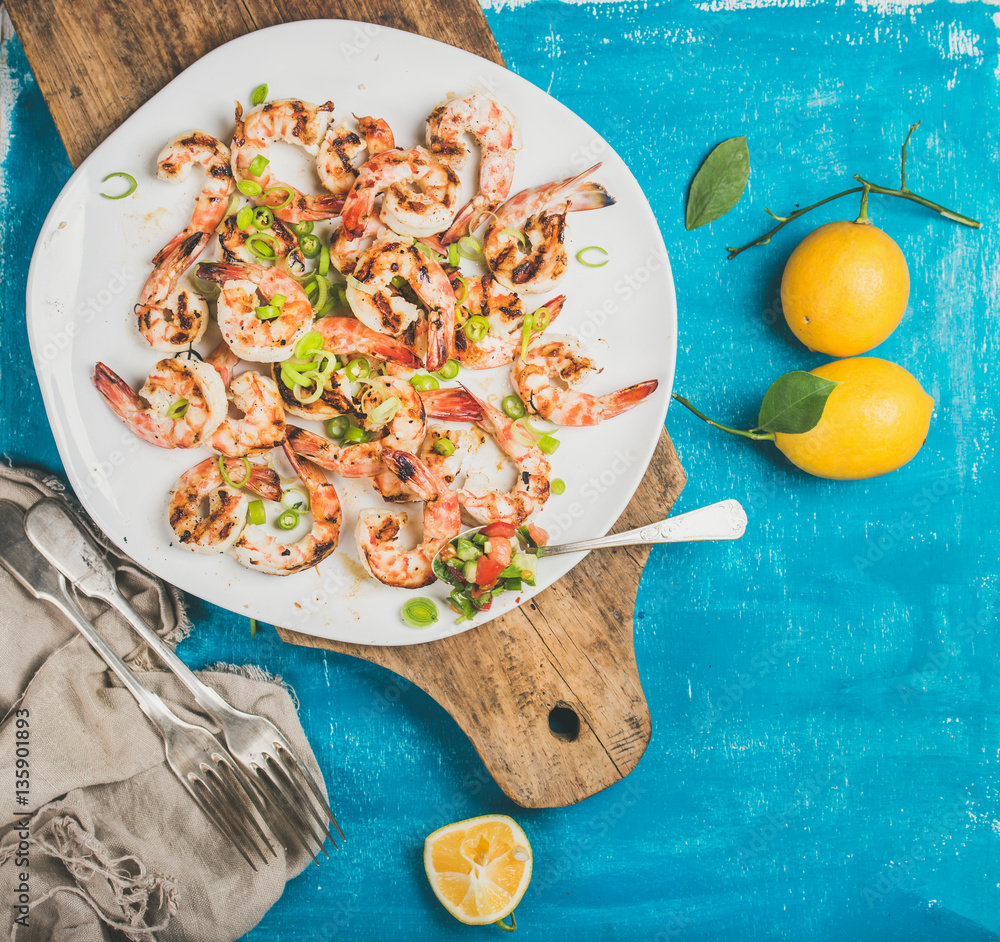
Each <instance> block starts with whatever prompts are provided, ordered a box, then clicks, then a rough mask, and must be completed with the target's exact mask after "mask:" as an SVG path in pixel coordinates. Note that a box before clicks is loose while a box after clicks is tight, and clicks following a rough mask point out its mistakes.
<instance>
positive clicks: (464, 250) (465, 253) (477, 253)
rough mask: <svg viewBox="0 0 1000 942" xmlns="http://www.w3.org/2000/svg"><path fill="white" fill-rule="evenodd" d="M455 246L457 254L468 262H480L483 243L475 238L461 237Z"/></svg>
mask: <svg viewBox="0 0 1000 942" xmlns="http://www.w3.org/2000/svg"><path fill="white" fill-rule="evenodd" d="M455 244H456V245H457V246H458V254H459V255H461V256H462V258H467V259H468V260H469V261H470V262H479V261H482V259H483V243H482V242H481V241H480V240H479V239H477V238H476V237H475V236H462V238H461V239H459V240H458V242H457V243H455Z"/></svg>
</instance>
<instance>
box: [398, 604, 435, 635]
mask: <svg viewBox="0 0 1000 942" xmlns="http://www.w3.org/2000/svg"><path fill="white" fill-rule="evenodd" d="M400 617H401V618H402V619H403V622H404V623H405V624H407V625H409V626H410V627H411V628H430V626H431V625H433V624H434V622H436V621H437V620H438V610H437V606H436V605H435V604H434V603H433V602H432V601H431V600H430V599H426V598H419V599H410V600H409V601H408V602H406V603H405V604H404V605H403V608H402V609H401V611H400Z"/></svg>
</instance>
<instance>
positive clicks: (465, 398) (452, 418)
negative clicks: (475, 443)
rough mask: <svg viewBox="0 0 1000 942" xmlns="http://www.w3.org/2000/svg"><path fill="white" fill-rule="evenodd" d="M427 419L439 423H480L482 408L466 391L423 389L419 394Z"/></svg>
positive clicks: (463, 389)
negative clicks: (435, 420)
mask: <svg viewBox="0 0 1000 942" xmlns="http://www.w3.org/2000/svg"><path fill="white" fill-rule="evenodd" d="M420 399H421V400H422V402H423V404H424V410H425V411H426V412H427V417H428V418H429V419H437V420H438V421H440V422H481V421H482V419H483V408H482V406H481V405H480V404H479V402H478V400H477V399H476V397H475V396H473V395H472V394H471V393H470V392H469V391H468V390H467V389H465V388H462V389H454V388H452V389H425V390H422V391H421V393H420Z"/></svg>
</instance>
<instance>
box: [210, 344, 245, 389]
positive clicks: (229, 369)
mask: <svg viewBox="0 0 1000 942" xmlns="http://www.w3.org/2000/svg"><path fill="white" fill-rule="evenodd" d="M205 362H206V363H208V364H209V365H210V366H214V367H215V368H216V369H217V370H218V371H219V375H220V376H221V377H222V384H223V385H224V386H228V385H229V381H230V380H231V379H232V378H233V369H234V368H235V367H236V366H238V365H239V362H240V358H239V357H238V356H236V354H235V353H233V351H232V350H230V349H229V344H227V343H226V341H225V340H220V341H219V345H218V346H217V347H216V348H215V349H214V350H213V351H212V352H211V353H210V354H209V355H208V356H207V357H205Z"/></svg>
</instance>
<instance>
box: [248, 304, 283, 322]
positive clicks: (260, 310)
mask: <svg viewBox="0 0 1000 942" xmlns="http://www.w3.org/2000/svg"><path fill="white" fill-rule="evenodd" d="M254 314H256V315H257V320H260V321H273V320H274V319H275V318H276V317H280V316H281V308H280V307H275V306H274V305H273V304H262V305H261V306H260V307H256V308H254Z"/></svg>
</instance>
